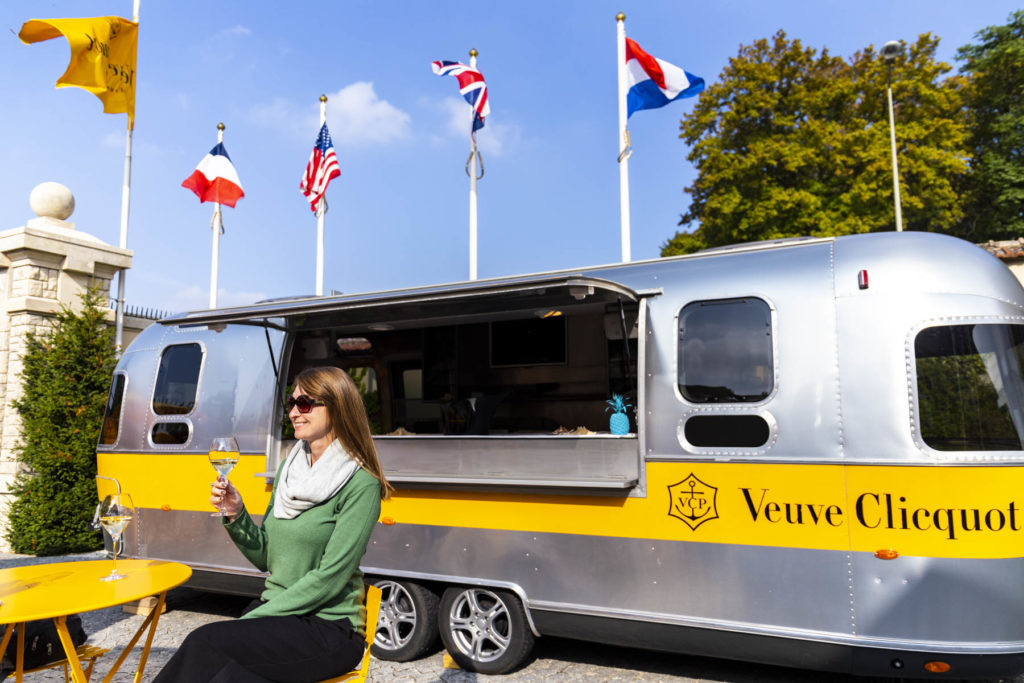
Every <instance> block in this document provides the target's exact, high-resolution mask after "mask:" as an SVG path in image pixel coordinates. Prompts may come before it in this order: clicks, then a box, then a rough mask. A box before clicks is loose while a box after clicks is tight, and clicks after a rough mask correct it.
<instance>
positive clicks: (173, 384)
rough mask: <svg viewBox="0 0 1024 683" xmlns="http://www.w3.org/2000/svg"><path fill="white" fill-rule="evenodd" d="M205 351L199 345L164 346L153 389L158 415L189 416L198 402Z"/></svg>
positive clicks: (155, 409) (155, 411) (154, 407)
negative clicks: (200, 374)
mask: <svg viewBox="0 0 1024 683" xmlns="http://www.w3.org/2000/svg"><path fill="white" fill-rule="evenodd" d="M202 362H203V350H202V347H200V346H199V344H176V345H174V346H168V347H167V348H166V349H164V352H163V354H162V355H161V356H160V370H159V371H158V372H157V375H156V389H154V391H153V412H154V413H156V414H157V415H186V414H188V413H190V412H192V409H193V408H194V407H195V405H196V390H197V389H198V387H199V369H200V367H201V365H202Z"/></svg>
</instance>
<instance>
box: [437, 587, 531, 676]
mask: <svg viewBox="0 0 1024 683" xmlns="http://www.w3.org/2000/svg"><path fill="white" fill-rule="evenodd" d="M440 622H441V641H442V642H443V643H444V646H445V648H446V649H447V650H448V654H450V655H451V657H452V659H454V660H455V663H456V664H458V665H459V666H460V667H461V668H463V669H464V670H466V671H474V672H477V673H482V674H503V673H508V672H509V671H512V670H513V669H515V668H516V667H518V666H520V665H521V664H522V663H523V662H525V661H526V659H527V657H529V656H530V652H531V651H532V650H533V641H534V638H533V632H532V631H531V630H530V625H529V623H528V622H527V619H526V611H525V610H524V609H523V605H522V603H521V602H520V601H519V598H518V597H516V596H515V595H514V594H513V593H510V592H509V591H503V590H497V589H494V590H491V589H487V588H476V587H472V586H453V587H452V588H449V589H447V590H446V591H445V592H444V595H443V596H442V597H441V615H440Z"/></svg>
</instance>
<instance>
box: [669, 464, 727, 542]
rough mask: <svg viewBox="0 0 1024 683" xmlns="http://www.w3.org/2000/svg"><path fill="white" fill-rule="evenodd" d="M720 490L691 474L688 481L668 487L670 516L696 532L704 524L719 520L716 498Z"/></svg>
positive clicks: (684, 480)
mask: <svg viewBox="0 0 1024 683" xmlns="http://www.w3.org/2000/svg"><path fill="white" fill-rule="evenodd" d="M717 495H718V489H717V488H715V487H714V486H710V485H708V484H705V483H704V482H702V481H701V480H700V479H698V478H697V477H695V476H693V473H692V472H691V473H690V476H688V477H687V478H686V479H683V480H682V481H680V482H677V483H675V484H672V485H671V486H669V487H668V499H669V505H668V514H669V516H671V517H675V518H677V519H681V520H683V521H684V522H686V525H687V526H688V527H690V528H691V529H694V530H696V529H697V527H699V526H700V525H701V524H703V523H704V522H707V521H709V520H712V519H718V509H717V508H716V507H715V498H716V496H717Z"/></svg>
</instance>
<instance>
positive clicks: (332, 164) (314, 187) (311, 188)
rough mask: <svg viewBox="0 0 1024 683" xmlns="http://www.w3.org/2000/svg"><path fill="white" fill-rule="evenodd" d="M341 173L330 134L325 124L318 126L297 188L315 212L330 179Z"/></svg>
mask: <svg viewBox="0 0 1024 683" xmlns="http://www.w3.org/2000/svg"><path fill="white" fill-rule="evenodd" d="M340 175H341V169H340V168H339V167H338V157H336V156H335V155H334V144H333V143H332V142H331V134H330V133H329V132H327V124H326V123H325V124H324V125H322V126H320V134H319V135H317V136H316V144H315V145H313V152H312V153H311V154H310V155H309V163H308V164H306V174H305V175H304V176H302V183H301V184H300V185H299V188H300V189H301V190H302V194H304V195H306V199H308V200H309V208H311V209H312V210H313V211H314V212H316V209H317V205H318V204H319V203H320V198H321V197H323V196H324V192H327V185H328V184H330V182H331V180H332V179H334V178H337V177H338V176H340Z"/></svg>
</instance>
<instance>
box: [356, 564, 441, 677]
mask: <svg viewBox="0 0 1024 683" xmlns="http://www.w3.org/2000/svg"><path fill="white" fill-rule="evenodd" d="M371 583H372V584H373V585H375V586H377V588H380V589H381V600H380V615H379V616H378V617H377V634H376V635H375V636H374V639H373V646H372V647H371V648H370V652H372V653H373V656H374V657H376V658H377V659H383V660H386V661H389V662H410V661H412V660H414V659H418V658H419V657H422V656H423V655H424V654H426V653H427V652H428V651H430V650H431V649H433V648H435V647H436V646H437V606H438V602H439V600H440V598H438V596H437V594H436V593H434V592H433V591H432V590H430V589H428V588H425V587H423V586H421V585H420V584H418V583H413V582H411V581H393V580H391V579H375V580H373V581H371Z"/></svg>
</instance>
